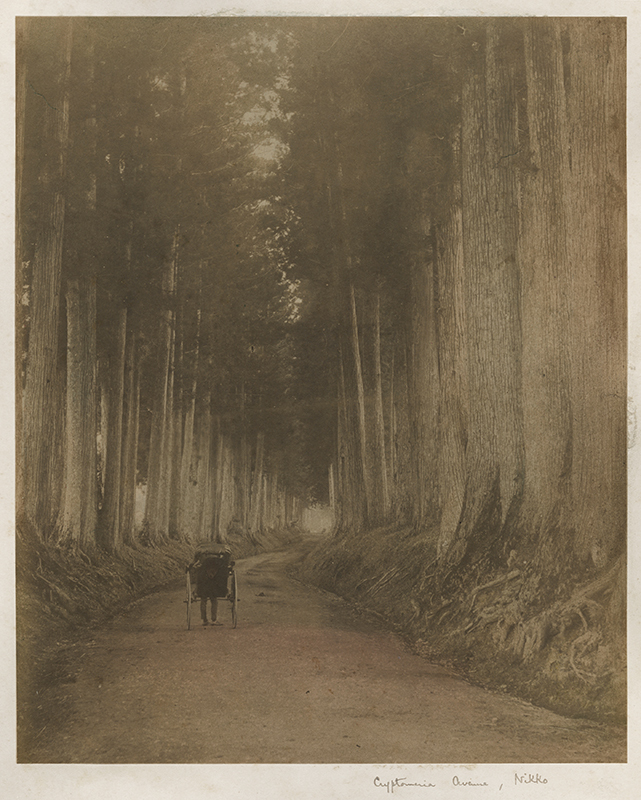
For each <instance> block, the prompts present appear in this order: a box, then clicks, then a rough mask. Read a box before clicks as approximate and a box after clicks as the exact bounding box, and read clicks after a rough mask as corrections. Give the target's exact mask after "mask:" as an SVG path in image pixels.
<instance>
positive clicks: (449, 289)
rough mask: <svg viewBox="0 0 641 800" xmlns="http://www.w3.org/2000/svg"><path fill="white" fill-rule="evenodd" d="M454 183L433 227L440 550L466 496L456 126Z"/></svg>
mask: <svg viewBox="0 0 641 800" xmlns="http://www.w3.org/2000/svg"><path fill="white" fill-rule="evenodd" d="M452 161H453V170H452V171H453V176H454V177H453V184H452V188H451V192H452V194H451V205H450V209H449V215H448V219H447V221H446V224H445V226H444V228H442V229H439V230H438V231H437V242H436V251H437V252H436V254H435V258H436V269H437V271H438V285H439V306H440V315H439V324H438V339H439V361H440V390H441V395H440V412H439V416H440V439H439V448H438V475H439V484H440V512H441V524H440V533H439V542H438V551H439V554H443V553H444V552H445V551H446V550H447V548H448V547H449V544H450V542H451V541H452V539H453V538H454V535H455V532H456V528H457V525H458V522H459V520H460V518H461V513H462V510H463V499H464V496H465V481H466V474H465V469H466V461H465V450H466V443H467V435H468V431H467V414H468V388H467V373H468V364H467V335H466V324H465V297H464V291H465V288H464V286H465V282H464V270H465V265H464V258H463V220H462V208H461V181H460V168H461V152H460V129H458V130H457V131H456V132H455V133H454V135H453V137H452Z"/></svg>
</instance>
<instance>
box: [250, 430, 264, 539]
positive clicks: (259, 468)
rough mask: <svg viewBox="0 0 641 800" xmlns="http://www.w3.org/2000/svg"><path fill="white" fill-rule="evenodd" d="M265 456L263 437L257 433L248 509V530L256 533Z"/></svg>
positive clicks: (259, 517) (259, 515)
mask: <svg viewBox="0 0 641 800" xmlns="http://www.w3.org/2000/svg"><path fill="white" fill-rule="evenodd" d="M264 455H265V436H264V434H263V433H259V434H258V435H257V437H256V457H255V461H254V473H253V475H252V496H251V508H250V521H249V530H250V532H251V533H256V532H257V531H258V530H260V520H261V511H260V504H261V499H262V490H263V460H264Z"/></svg>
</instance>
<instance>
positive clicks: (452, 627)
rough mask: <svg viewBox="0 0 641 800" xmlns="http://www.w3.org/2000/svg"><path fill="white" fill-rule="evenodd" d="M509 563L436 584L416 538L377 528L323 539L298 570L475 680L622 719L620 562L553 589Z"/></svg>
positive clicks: (431, 560)
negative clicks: (597, 573) (602, 572)
mask: <svg viewBox="0 0 641 800" xmlns="http://www.w3.org/2000/svg"><path fill="white" fill-rule="evenodd" d="M364 536H366V542H365V541H364V539H363V537H364ZM365 544H366V546H365ZM514 567H515V565H514V564H511V565H510V566H507V564H506V565H505V566H504V567H503V568H502V569H497V568H496V567H493V568H490V567H489V566H487V565H485V567H483V566H478V565H477V566H476V567H474V568H470V567H467V568H462V569H460V570H459V571H458V572H457V573H456V575H454V576H453V577H451V579H450V580H448V582H447V584H446V585H443V584H442V583H439V581H438V566H437V562H436V557H435V553H433V552H431V551H430V548H429V546H428V545H427V544H426V542H425V538H424V537H422V536H417V535H416V534H415V533H414V532H413V531H412V530H411V529H406V530H398V529H391V528H390V529H384V528H383V529H378V530H376V531H370V532H369V533H367V534H365V533H361V534H350V535H345V534H342V533H340V532H339V533H338V534H337V535H336V536H334V538H332V539H331V540H327V541H324V542H322V543H319V544H318V545H317V546H316V547H315V548H314V549H313V550H311V551H310V552H309V553H308V554H307V555H306V556H305V557H304V558H303V560H302V561H301V562H300V564H299V565H298V567H297V577H298V578H299V579H301V580H303V581H304V582H306V583H309V584H312V585H315V586H318V587H320V588H322V589H325V590H327V591H331V592H334V593H336V594H338V595H339V596H341V597H343V598H345V599H346V600H347V601H349V602H351V603H354V604H356V605H358V606H359V607H362V608H364V609H366V610H368V611H371V612H374V613H375V614H377V615H378V616H381V617H383V618H384V619H385V620H386V621H387V622H388V624H390V625H391V626H392V627H393V628H394V629H395V630H396V631H397V632H398V633H399V634H400V635H401V636H403V638H404V639H405V641H406V642H407V643H408V645H409V646H410V647H411V648H412V649H413V650H414V651H415V652H416V653H417V654H419V655H421V656H422V657H425V658H427V659H430V660H431V661H433V662H434V663H439V664H442V665H445V666H448V667H450V668H452V669H453V670H454V671H455V672H457V673H458V674H460V675H461V676H462V677H464V678H466V679H467V680H468V681H470V682H471V683H474V684H477V685H481V686H485V687H487V688H490V689H493V690H498V691H504V692H507V693H509V694H512V695H514V696H517V697H519V698H522V699H524V700H527V701H529V702H532V703H534V704H536V705H538V706H541V707H544V708H547V709H550V710H552V711H555V712H557V713H560V714H563V715H564V716H569V717H577V718H584V719H589V720H593V721H597V722H603V723H608V724H614V725H625V722H626V706H627V685H626V665H625V591H623V599H622V598H621V590H620V585H619V584H620V581H618V578H619V577H620V575H619V571H620V570H622V569H624V564H623V561H622V560H620V562H618V563H617V564H615V566H614V567H613V568H612V569H611V570H610V571H609V572H607V573H606V574H603V575H601V576H598V577H595V576H594V575H592V576H585V578H583V577H582V578H581V579H580V580H579V581H576V580H575V581H571V580H569V579H568V580H565V581H560V582H558V585H557V587H556V589H555V591H551V589H550V583H551V582H549V581H545V580H544V579H543V576H541V575H540V574H537V572H536V570H535V568H534V567H532V568H530V570H528V569H527V568H525V567H522V568H521V569H516V568H514ZM552 583H554V582H552Z"/></svg>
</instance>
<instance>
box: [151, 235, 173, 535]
mask: <svg viewBox="0 0 641 800" xmlns="http://www.w3.org/2000/svg"><path fill="white" fill-rule="evenodd" d="M176 247H177V240H175V242H174V257H173V259H172V262H171V263H170V264H168V265H167V268H166V273H165V278H164V281H163V284H164V285H163V292H164V295H165V297H166V298H167V300H169V298H171V297H172V296H173V293H174V289H175V284H174V276H175V264H176V262H175V259H176ZM173 327H174V315H173V312H172V310H171V309H170V308H165V309H164V310H163V311H162V318H161V322H160V330H159V336H158V362H157V363H158V373H157V378H156V383H155V387H154V403H153V415H152V420H151V432H150V439H149V466H148V470H147V475H148V478H147V505H146V509H145V522H144V528H145V534H146V536H147V537H149V540H150V541H152V542H153V541H158V540H161V539H162V538H163V519H164V518H165V501H166V497H165V496H164V495H163V487H164V479H165V477H166V458H167V453H168V449H169V447H168V445H169V443H168V441H167V438H166V437H167V430H168V427H169V426H168V424H167V408H168V400H169V389H170V385H171V384H170V379H171V374H170V372H171V358H172V342H173Z"/></svg>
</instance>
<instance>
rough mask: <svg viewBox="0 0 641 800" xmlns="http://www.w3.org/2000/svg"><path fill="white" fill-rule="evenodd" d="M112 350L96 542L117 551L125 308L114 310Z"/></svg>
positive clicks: (108, 378)
mask: <svg viewBox="0 0 641 800" xmlns="http://www.w3.org/2000/svg"><path fill="white" fill-rule="evenodd" d="M113 334H114V342H113V353H112V355H111V356H110V358H109V365H108V377H107V381H106V388H107V392H108V395H109V402H108V418H107V459H106V462H105V476H104V480H105V495H104V502H103V506H102V511H101V515H100V529H99V530H100V536H99V541H100V544H101V545H102V546H103V547H105V548H106V549H107V550H110V551H112V552H116V553H117V552H118V551H119V550H120V547H121V545H122V533H121V529H120V489H121V485H122V476H121V468H122V441H123V437H122V433H123V400H124V376H125V344H126V340H127V309H126V308H122V309H119V310H118V314H117V317H116V323H115V330H114V331H113Z"/></svg>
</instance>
